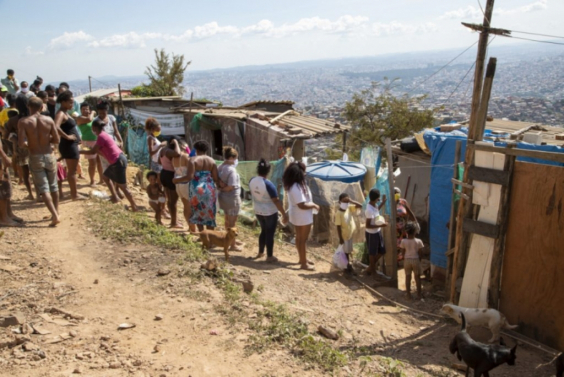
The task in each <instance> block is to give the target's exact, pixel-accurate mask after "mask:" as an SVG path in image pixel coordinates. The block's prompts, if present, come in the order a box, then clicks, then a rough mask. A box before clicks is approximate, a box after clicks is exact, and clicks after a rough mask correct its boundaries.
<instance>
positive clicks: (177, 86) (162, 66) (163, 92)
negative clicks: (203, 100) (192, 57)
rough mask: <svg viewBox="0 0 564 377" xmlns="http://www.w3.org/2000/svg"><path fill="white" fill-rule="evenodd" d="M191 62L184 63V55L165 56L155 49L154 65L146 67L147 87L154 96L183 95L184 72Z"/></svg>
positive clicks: (162, 52) (161, 51)
mask: <svg viewBox="0 0 564 377" xmlns="http://www.w3.org/2000/svg"><path fill="white" fill-rule="evenodd" d="M190 63H191V62H187V63H184V55H175V54H174V53H171V54H167V53H166V52H165V50H164V49H161V50H157V49H155V64H154V65H151V66H149V67H147V69H146V71H145V74H146V75H147V76H148V77H149V80H150V83H149V85H148V87H149V88H150V92H151V93H152V94H153V95H154V96H181V95H182V94H184V86H182V82H183V81H184V72H185V71H186V68H188V66H189V65H190Z"/></svg>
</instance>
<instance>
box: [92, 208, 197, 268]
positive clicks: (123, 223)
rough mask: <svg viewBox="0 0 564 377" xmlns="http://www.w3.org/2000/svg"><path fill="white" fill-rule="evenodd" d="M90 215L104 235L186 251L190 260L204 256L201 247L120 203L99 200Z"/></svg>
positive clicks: (103, 236) (94, 226) (127, 241)
mask: <svg viewBox="0 0 564 377" xmlns="http://www.w3.org/2000/svg"><path fill="white" fill-rule="evenodd" d="M86 215H87V217H88V221H89V225H90V227H91V228H92V231H93V233H95V234H97V235H98V236H100V237H102V238H109V239H111V240H114V241H117V242H120V243H132V242H138V243H143V244H147V245H153V246H159V247H163V248H166V249H169V250H180V251H184V252H185V254H184V259H185V260H187V261H197V260H201V259H203V257H204V253H203V251H202V249H201V247H199V246H198V245H196V244H194V243H192V242H191V241H189V240H187V239H185V238H183V237H182V236H180V235H178V234H175V233H173V232H170V231H169V230H168V229H167V228H165V227H164V226H162V225H158V224H157V223H156V222H155V220H153V219H152V218H149V217H147V216H146V215H145V214H144V213H141V212H138V213H133V212H129V211H126V210H124V209H123V207H122V206H120V205H116V204H113V203H110V202H108V201H101V200H99V201H96V205H94V206H90V207H87V209H86Z"/></svg>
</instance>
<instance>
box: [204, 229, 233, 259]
mask: <svg viewBox="0 0 564 377" xmlns="http://www.w3.org/2000/svg"><path fill="white" fill-rule="evenodd" d="M238 235H239V233H237V228H227V230H226V231H221V230H209V229H206V230H203V231H202V232H200V233H198V236H200V241H201V242H202V244H203V245H204V247H205V248H206V249H208V250H209V249H211V248H212V247H213V246H222V247H223V252H224V253H225V260H226V261H228V262H229V247H230V246H231V244H232V243H233V240H234V239H235V238H236V237H237V236H238Z"/></svg>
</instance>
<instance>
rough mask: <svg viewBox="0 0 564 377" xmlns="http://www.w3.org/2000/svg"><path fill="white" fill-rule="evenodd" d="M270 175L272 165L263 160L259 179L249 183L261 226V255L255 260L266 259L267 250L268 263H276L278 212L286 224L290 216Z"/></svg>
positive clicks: (252, 179)
mask: <svg viewBox="0 0 564 377" xmlns="http://www.w3.org/2000/svg"><path fill="white" fill-rule="evenodd" d="M269 173H270V164H269V163H268V161H266V160H265V159H264V158H261V159H260V161H259V163H258V166H257V174H258V176H257V177H254V178H251V180H250V181H249V190H250V191H251V196H252V198H253V208H254V210H255V215H256V217H257V220H258V222H259V224H260V229H261V231H260V236H259V253H258V255H257V256H256V257H255V258H254V259H259V258H262V257H264V249H265V248H266V261H267V262H268V263H275V262H277V261H278V259H277V258H276V257H275V256H274V255H273V253H274V235H275V234H276V226H277V225H278V212H280V213H281V214H282V216H283V222H284V224H285V223H287V222H288V215H287V214H286V211H284V206H283V205H282V202H281V201H280V199H278V192H277V190H276V186H274V184H273V183H272V182H270V181H269V180H268V179H266V177H268V174H269Z"/></svg>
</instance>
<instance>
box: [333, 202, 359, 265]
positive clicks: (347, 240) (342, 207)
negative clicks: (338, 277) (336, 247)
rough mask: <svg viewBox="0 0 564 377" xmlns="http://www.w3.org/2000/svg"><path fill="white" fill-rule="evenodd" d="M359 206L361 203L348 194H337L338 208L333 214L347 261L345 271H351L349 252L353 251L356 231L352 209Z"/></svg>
mask: <svg viewBox="0 0 564 377" xmlns="http://www.w3.org/2000/svg"><path fill="white" fill-rule="evenodd" d="M360 207H362V204H360V203H358V202H355V201H354V200H351V198H350V197H349V194H346V193H342V194H341V195H339V209H338V210H337V214H336V215H335V225H336V226H337V233H338V234H339V244H340V245H341V246H342V247H343V251H344V252H345V254H346V256H347V260H348V261H349V264H348V265H347V269H346V272H347V273H352V265H351V254H352V252H353V236H354V233H355V232H356V224H355V222H354V218H353V211H355V210H356V208H360Z"/></svg>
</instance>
